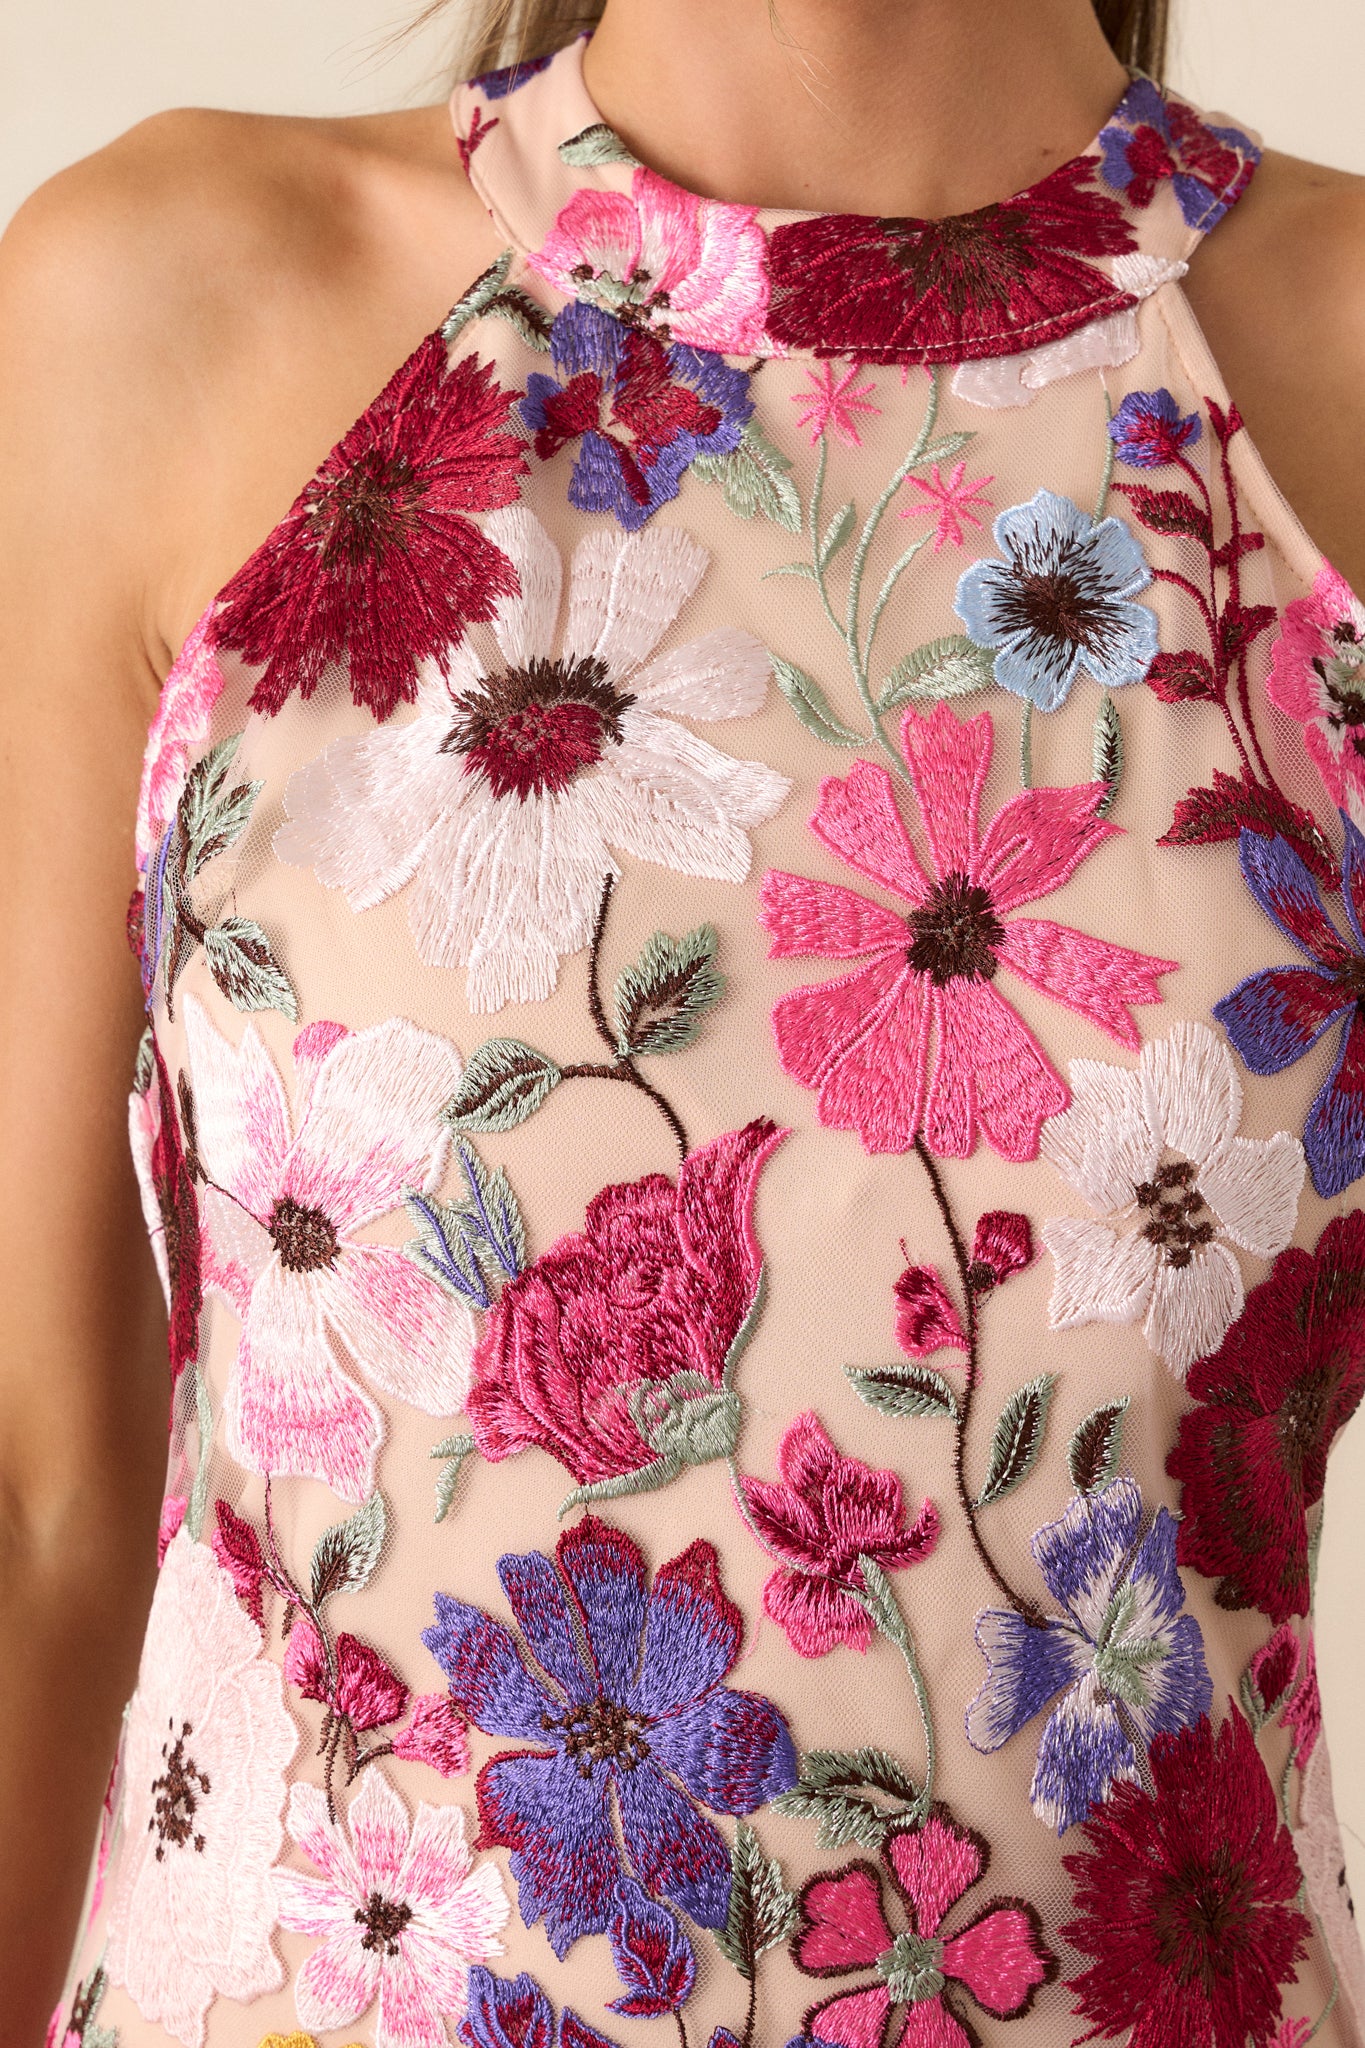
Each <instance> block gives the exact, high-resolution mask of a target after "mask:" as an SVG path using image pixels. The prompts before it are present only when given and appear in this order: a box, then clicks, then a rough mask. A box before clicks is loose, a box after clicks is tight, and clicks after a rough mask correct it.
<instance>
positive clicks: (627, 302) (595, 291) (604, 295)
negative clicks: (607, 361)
mask: <svg viewBox="0 0 1365 2048" xmlns="http://www.w3.org/2000/svg"><path fill="white" fill-rule="evenodd" d="M569 275H570V276H571V277H572V279H573V281H574V283H575V284H576V285H577V286H578V288H579V292H578V295H579V297H580V298H581V299H586V300H587V302H588V304H589V305H593V306H601V308H602V309H603V311H604V312H607V313H612V314H614V315H615V317H616V318H617V319H618V320H620V321H622V322H624V324H625V325H626V326H627V327H641V328H649V329H651V330H652V331H653V332H654V333H655V334H657V335H658V337H659V339H660V340H661V341H665V342H666V341H667V340H668V339H669V329H668V323H667V321H666V320H660V319H659V318H658V317H657V316H658V315H659V314H660V313H667V312H668V310H669V308H670V306H671V304H672V301H671V299H670V297H669V295H668V293H667V292H666V291H657V292H652V291H650V289H649V287H650V285H651V284H652V283H653V282H654V278H653V274H652V273H651V272H650V271H648V270H646V269H644V267H643V266H642V265H640V264H637V265H636V267H635V269H634V270H632V271H631V273H630V276H629V277H627V278H624V279H623V278H619V277H613V276H612V274H611V272H610V271H609V270H595V269H594V268H593V266H592V264H591V263H578V264H575V266H574V268H573V269H572V270H571V271H570V273H569Z"/></svg>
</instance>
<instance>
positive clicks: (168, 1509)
mask: <svg viewBox="0 0 1365 2048" xmlns="http://www.w3.org/2000/svg"><path fill="white" fill-rule="evenodd" d="M188 1506H189V1502H188V1501H187V1500H186V1499H185V1496H184V1495H183V1494H180V1493H170V1494H167V1496H166V1498H165V1499H164V1500H163V1501H162V1503H161V1520H160V1523H159V1525H158V1527H157V1532H156V1561H157V1563H158V1565H163V1564H165V1562H166V1552H167V1551H168V1550H169V1549H170V1547H171V1538H172V1537H173V1536H174V1535H175V1532H176V1530H177V1529H178V1528H179V1527H180V1524H181V1523H182V1522H183V1521H184V1519H185V1509H186V1508H187V1507H188Z"/></svg>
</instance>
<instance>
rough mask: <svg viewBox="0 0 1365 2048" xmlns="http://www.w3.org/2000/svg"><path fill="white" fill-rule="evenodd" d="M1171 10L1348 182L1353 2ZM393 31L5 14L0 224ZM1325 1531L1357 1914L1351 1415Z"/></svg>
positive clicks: (401, 81)
mask: <svg viewBox="0 0 1365 2048" xmlns="http://www.w3.org/2000/svg"><path fill="white" fill-rule="evenodd" d="M1176 7H1177V23H1176V48H1175V66H1174V74H1173V83H1174V84H1175V85H1176V86H1178V87H1179V88H1180V89H1181V90H1183V91H1185V92H1187V93H1189V95H1190V96H1191V97H1192V98H1193V99H1195V100H1196V101H1199V102H1202V103H1203V104H1204V105H1206V106H1210V107H1213V108H1217V109H1219V110H1221V111H1223V112H1228V113H1233V114H1235V115H1236V116H1237V117H1238V118H1239V119H1240V120H1242V121H1244V122H1247V123H1249V124H1250V125H1251V126H1253V127H1256V128H1259V129H1260V130H1261V131H1262V133H1263V134H1264V135H1265V137H1266V139H1267V141H1269V142H1271V143H1273V144H1274V145H1275V146H1276V147H1278V148H1280V149H1285V150H1288V151H1290V152H1292V153H1293V154H1295V155H1299V156H1308V157H1314V158H1317V159H1318V160H1319V161H1320V162H1324V163H1329V164H1335V165H1337V166H1338V167H1339V168H1341V169H1343V170H1350V171H1357V172H1361V173H1365V119H1363V118H1362V116H1361V111H1360V82H1361V80H1362V78H1365V6H1362V4H1361V0H1293V4H1292V6H1291V5H1290V4H1288V0H1176ZM395 9H397V10H398V11H395ZM415 11H416V0H414V5H413V8H412V9H411V10H410V12H415ZM403 18H404V16H403V13H402V11H401V0H4V4H3V6H2V7H0V221H4V220H6V219H8V217H9V215H10V213H11V212H12V211H13V210H14V208H15V207H16V206H17V205H18V204H19V202H20V201H21V200H22V199H23V198H24V196H25V194H26V193H28V192H29V191H31V190H32V188H33V187H34V186H35V185H36V184H38V183H40V182H41V180H42V179H44V178H46V177H48V176H50V175H51V173H52V172H53V171H55V170H58V169H59V168H60V167H61V166H62V165H63V164H66V163H70V162H71V161H72V160H73V159H74V158H76V157H79V156H83V155H85V154H86V153H87V152H88V151H90V150H93V149H97V148H99V147H100V145H101V144H103V143H105V142H107V141H109V140H110V138H111V137H113V136H115V135H117V134H119V133H120V132H121V131H122V130H123V129H125V128H127V127H129V126H130V125H131V124H132V123H133V122H134V121H137V120H140V119H141V118H142V117H143V116H144V115H146V114H150V113H154V112H156V111H157V110H158V109H160V108H163V107H170V106H177V105H185V104H190V105H205V106H220V107H247V108H252V109H255V110H258V111H261V112H268V113H289V114H314V113H345V112H362V111H370V110H373V109H375V108H379V107H393V106H399V105H405V104H415V103H418V102H420V101H421V100H422V99H434V98H436V97H438V96H439V94H440V90H441V80H442V78H443V76H444V73H445V70H446V68H447V53H448V45H449V40H450V37H449V30H448V28H447V29H446V30H445V31H444V32H441V33H438V32H437V31H435V30H434V29H433V30H430V31H428V32H425V33H424V34H423V35H421V36H418V37H414V38H412V39H411V40H410V41H408V42H406V43H404V44H403V45H402V46H401V47H398V48H393V47H389V48H387V49H386V47H385V44H386V38H387V37H388V36H389V35H390V34H391V32H392V31H393V30H394V29H395V28H397V27H398V26H399V25H400V24H401V22H402V20H403ZM1362 373H1363V374H1365V365H1362ZM1326 1526H1327V1534H1326V1538H1325V1541H1324V1545H1323V1552H1322V1564H1321V1574H1320V1580H1319V1662H1320V1671H1321V1678H1322V1686H1323V1693H1324V1698H1325V1704H1326V1715H1327V1725H1328V1731H1329V1735H1330V1737H1331V1742H1332V1751H1333V1761H1334V1766H1335V1776H1336V1784H1337V1794H1338V1802H1339V1805H1340V1808H1341V1812H1342V1818H1343V1821H1344V1823H1345V1825H1346V1830H1347V1838H1348V1839H1347V1853H1348V1858H1349V1861H1350V1864H1351V1871H1352V1878H1353V1890H1354V1892H1355V1895H1356V1897H1357V1898H1358V1899H1360V1900H1361V1901H1362V1902H1365V1628H1363V1627H1362V1624H1361V1616H1362V1611H1365V1414H1362V1415H1361V1416H1359V1417H1357V1419H1356V1421H1355V1423H1354V1424H1353V1425H1352V1427H1351V1429H1350V1430H1348V1431H1347V1433H1346V1436H1345V1438H1344V1439H1343V1441H1342V1442H1341V1443H1340V1444H1339V1445H1338V1447H1337V1451H1336V1455H1335V1457H1334V1459H1333V1465H1332V1472H1331V1478H1330V1481H1329V1486H1328V1495H1327V1525H1326Z"/></svg>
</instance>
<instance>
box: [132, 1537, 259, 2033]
mask: <svg viewBox="0 0 1365 2048" xmlns="http://www.w3.org/2000/svg"><path fill="white" fill-rule="evenodd" d="M297 1745H298V1733H297V1730H296V1729H295V1726H294V1722H293V1719H292V1717H291V1716H290V1714H289V1712H288V1710H287V1708H286V1706H285V1704H284V1693H283V1688H282V1686H281V1682H280V1672H279V1667H278V1666H277V1665H275V1664H272V1663H271V1662H270V1660H269V1659H268V1658H266V1657H263V1656H262V1655H261V1634H260V1630H259V1629H258V1628H257V1627H256V1626H255V1625H254V1623H253V1622H252V1621H251V1620H250V1619H249V1618H248V1617H247V1615H245V1614H244V1613H243V1612H242V1609H241V1608H240V1607H239V1606H238V1604H237V1599H236V1595H235V1594H234V1592H233V1589H232V1581H231V1579H230V1578H229V1577H228V1575H227V1573H226V1572H225V1571H223V1570H222V1568H221V1566H220V1565H219V1564H218V1563H217V1562H216V1561H215V1559H214V1556H213V1553H212V1552H211V1551H210V1550H208V1549H207V1548H206V1547H205V1546H204V1545H203V1544H200V1543H192V1542H191V1541H190V1538H189V1536H188V1535H187V1533H186V1532H185V1530H184V1529H181V1531H180V1532H179V1534H178V1535H177V1536H176V1537H174V1538H173V1540H172V1542H171V1544H170V1546H169V1548H168V1549H167V1552H166V1561H165V1563H164V1564H163V1566H162V1568H161V1573H160V1576H159V1578H158V1579H157V1584H156V1592H155V1594H154V1596H153V1599H152V1611H151V1617H150V1619H149V1621H148V1624H147V1634H146V1638H145V1640H144V1643H143V1649H142V1666H141V1669H140V1671H139V1673H138V1683H137V1690H136V1692H135V1693H134V1694H133V1699H132V1704H131V1706H130V1707H129V1710H128V1721H127V1727H126V1731H125V1735H124V1787H125V1790H124V1829H123V1838H122V1848H121V1851H120V1856H119V1860H118V1862H117V1865H116V1874H115V1876H114V1878H113V1884H112V1890H113V1899H112V1903H111V1905H110V1909H109V1931H108V1948H107V1950H106V1958H105V1959H106V1962H107V1965H108V1969H109V1975H110V1978H111V1980H112V1981H113V1982H114V1983H115V1984H118V1985H121V1986H122V1988H123V1989H124V1990H125V1991H126V1992H127V1993H128V1995H129V1997H130V1998H131V1999H132V2000H133V2002H134V2003H135V2004H136V2006H137V2007H138V2010H139V2011H140V2012H141V2014H142V2016H143V2018H144V2019H145V2020H147V2021H149V2022H159V2023H160V2024H161V2025H162V2026H163V2027H164V2028H165V2029H166V2031H167V2032H168V2033H170V2034H173V2035H174V2036H175V2038H176V2039H177V2040H178V2041H183V2042H184V2043H185V2044H186V2048H200V2044H201V2043H202V2042H203V2040H204V2032H205V2014H206V2013H207V2011H208V2008H209V2006H210V2004H211V2003H212V2002H213V1999H214V1998H215V1996H216V1995H218V1994H219V1993H221V1994H222V1995H223V1996H224V1997H225V1998H231V1999H240V2000H243V2001H245V2000H248V1999H252V1998H259V1997H261V1996H262V1995H263V1994H264V1993H265V1992H267V1991H275V1990H278V1989H279V1987H280V1985H281V1984H282V1983H283V1981H284V1970H283V1968H282V1966H281V1964H280V1960H279V1957H278V1956H277V1955H276V1953H275V1950H274V1948H273V1946H272V1943H271V1934H272V1931H273V1929H274V1926H275V1897H274V1890H273V1887H272V1884H271V1879H270V1869H271V1865H272V1864H273V1863H274V1861H275V1858H276V1856H277V1855H278V1853H279V1849H280V1843H281V1840H282V1838H283V1829H282V1827H281V1823H280V1815H281V1811H282V1809H283V1806H284V1773H285V1768H286V1766H287V1765H288V1764H289V1762H290V1760H291V1758H292V1757H293V1754H294V1751H295V1749H296V1747H297Z"/></svg>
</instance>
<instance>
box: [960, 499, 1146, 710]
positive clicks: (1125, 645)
mask: <svg viewBox="0 0 1365 2048" xmlns="http://www.w3.org/2000/svg"><path fill="white" fill-rule="evenodd" d="M993 531H994V534H995V544H996V546H997V547H998V548H999V549H1000V550H1001V553H1002V554H1003V555H1004V556H1005V557H1006V559H1005V560H1004V561H1000V562H997V561H991V560H984V561H979V562H972V563H970V564H969V566H968V567H967V568H965V569H964V570H963V572H962V575H961V577H960V578H959V580H958V586H957V596H956V597H955V599H954V600H953V604H954V609H955V610H956V612H957V615H958V617H959V618H960V619H961V620H962V623H963V625H964V626H965V627H966V628H967V631H968V632H969V633H970V635H971V637H972V639H973V640H974V641H976V643H977V645H978V646H981V647H993V648H995V649H996V650H997V653H996V656H995V680H996V681H997V683H999V684H1001V686H1002V687H1003V688H1004V689H1006V690H1012V691H1013V692H1014V694H1015V696H1016V697H1022V698H1024V699H1025V701H1026V702H1027V703H1030V704H1035V705H1036V706H1037V707H1038V709H1039V710H1040V711H1055V710H1056V709H1057V708H1058V706H1059V705H1061V704H1064V703H1065V702H1066V700H1067V698H1068V696H1069V695H1070V694H1071V686H1072V684H1073V683H1074V682H1075V680H1076V678H1077V676H1078V675H1079V674H1080V672H1081V670H1082V669H1084V670H1085V672H1086V673H1087V674H1088V675H1089V676H1091V677H1093V679H1094V680H1095V682H1097V683H1098V684H1099V685H1100V687H1101V688H1102V689H1105V690H1116V689H1118V688H1119V687H1120V686H1121V685H1122V684H1124V683H1140V682H1141V681H1142V679H1143V677H1144V676H1145V675H1146V673H1147V671H1148V669H1149V668H1150V667H1151V665H1152V662H1153V660H1154V659H1155V657H1156V652H1157V619H1156V613H1155V612H1154V611H1153V610H1152V608H1151V606H1150V605H1145V604H1134V603H1133V602H1132V600H1133V598H1134V597H1135V596H1136V595H1137V593H1138V591H1139V590H1145V589H1146V588H1147V585H1148V584H1149V583H1150V582H1151V580H1152V572H1151V570H1150V569H1149V568H1148V566H1147V563H1146V560H1145V559H1144V556H1143V553H1142V549H1141V548H1140V547H1139V546H1138V544H1137V542H1136V540H1134V538H1133V536H1132V534H1131V533H1130V532H1129V530H1128V528H1127V527H1126V526H1125V525H1124V523H1123V521H1122V520H1121V519H1114V518H1109V519H1100V520H1095V519H1092V518H1091V516H1090V514H1089V513H1088V512H1083V511H1082V510H1081V508H1080V506H1079V505H1074V504H1073V503H1072V502H1071V500H1070V498H1062V497H1059V496H1058V495H1057V493H1056V492H1055V491H1039V492H1038V493H1037V494H1036V495H1035V496H1034V497H1033V498H1031V499H1030V500H1029V502H1028V504H1027V505H1014V506H1011V507H1010V509H1009V510H1008V511H1007V512H1002V513H1001V514H1000V516H999V518H998V519H997V520H996V522H995V526H994V528H993Z"/></svg>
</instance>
